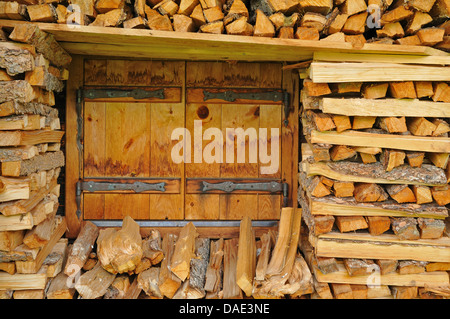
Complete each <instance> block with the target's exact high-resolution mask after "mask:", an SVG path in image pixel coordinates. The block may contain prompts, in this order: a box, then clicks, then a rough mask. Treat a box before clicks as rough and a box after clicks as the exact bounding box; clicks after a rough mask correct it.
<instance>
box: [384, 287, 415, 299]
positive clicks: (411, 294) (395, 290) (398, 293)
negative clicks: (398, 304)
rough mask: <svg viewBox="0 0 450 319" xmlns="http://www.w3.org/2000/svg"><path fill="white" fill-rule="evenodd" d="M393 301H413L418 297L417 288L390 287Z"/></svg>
mask: <svg viewBox="0 0 450 319" xmlns="http://www.w3.org/2000/svg"><path fill="white" fill-rule="evenodd" d="M391 290H392V296H393V297H394V299H414V298H416V297H417V295H418V287H403V286H392V287H391Z"/></svg>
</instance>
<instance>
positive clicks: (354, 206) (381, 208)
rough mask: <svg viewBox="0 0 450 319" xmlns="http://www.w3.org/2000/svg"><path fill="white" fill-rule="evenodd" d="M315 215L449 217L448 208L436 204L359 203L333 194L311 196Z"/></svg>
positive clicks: (312, 209)
mask: <svg viewBox="0 0 450 319" xmlns="http://www.w3.org/2000/svg"><path fill="white" fill-rule="evenodd" d="M309 203H310V210H311V214H313V215H329V216H341V215H342V216H346V215H350V216H389V217H408V216H409V217H423V218H434V219H444V218H446V217H448V212H447V209H446V208H444V207H442V206H438V205H435V204H428V205H425V204H423V205H420V206H419V207H418V205H416V204H402V205H399V204H397V203H394V202H393V201H384V202H376V203H358V202H356V201H355V200H354V199H353V198H336V197H332V196H328V197H322V198H315V197H310V198H309Z"/></svg>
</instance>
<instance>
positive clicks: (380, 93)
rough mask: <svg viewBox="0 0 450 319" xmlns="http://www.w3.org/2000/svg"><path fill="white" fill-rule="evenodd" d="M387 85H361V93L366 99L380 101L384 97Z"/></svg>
mask: <svg viewBox="0 0 450 319" xmlns="http://www.w3.org/2000/svg"><path fill="white" fill-rule="evenodd" d="M388 88H389V83H374V84H366V85H363V87H362V89H361V91H362V94H363V97H364V98H366V99H380V98H384V97H386V93H387V90H388Z"/></svg>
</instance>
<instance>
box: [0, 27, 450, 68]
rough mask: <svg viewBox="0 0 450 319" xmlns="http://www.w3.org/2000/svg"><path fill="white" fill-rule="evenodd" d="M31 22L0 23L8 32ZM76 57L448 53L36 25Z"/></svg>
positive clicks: (222, 57) (244, 58)
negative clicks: (19, 25) (8, 29)
mask: <svg viewBox="0 0 450 319" xmlns="http://www.w3.org/2000/svg"><path fill="white" fill-rule="evenodd" d="M21 23H30V22H27V21H14V20H0V26H1V27H3V28H11V29H12V28H13V27H14V26H16V25H18V24H21ZM33 24H35V25H37V26H38V27H39V28H40V29H41V30H42V31H45V32H48V33H50V34H52V35H53V36H54V37H55V39H56V40H57V41H58V42H59V43H60V44H61V46H62V47H63V48H64V49H65V50H66V51H67V52H68V53H69V54H74V55H96V56H108V57H129V58H142V59H155V58H159V59H161V58H163V59H182V60H211V61H224V60H237V61H279V62H280V61H285V62H296V61H305V60H311V59H312V58H313V56H314V53H315V52H330V53H373V54H390V55H392V54H395V55H405V56H406V55H407V56H411V55H414V56H443V57H450V54H449V53H446V52H444V51H440V50H437V49H434V48H432V47H425V46H409V45H387V44H371V43H365V44H364V45H363V46H362V47H354V46H353V45H352V44H351V43H347V42H331V41H310V40H297V39H278V38H263V37H251V36H236V35H227V34H206V33H183V32H174V31H155V30H148V29H145V30H143V29H124V28H113V27H94V26H78V25H66V24H54V23H36V22H33Z"/></svg>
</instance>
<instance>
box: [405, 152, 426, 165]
mask: <svg viewBox="0 0 450 319" xmlns="http://www.w3.org/2000/svg"><path fill="white" fill-rule="evenodd" d="M424 157H425V153H424V152H407V153H406V159H407V161H408V165H409V166H411V167H421V166H422V163H423V159H424Z"/></svg>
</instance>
